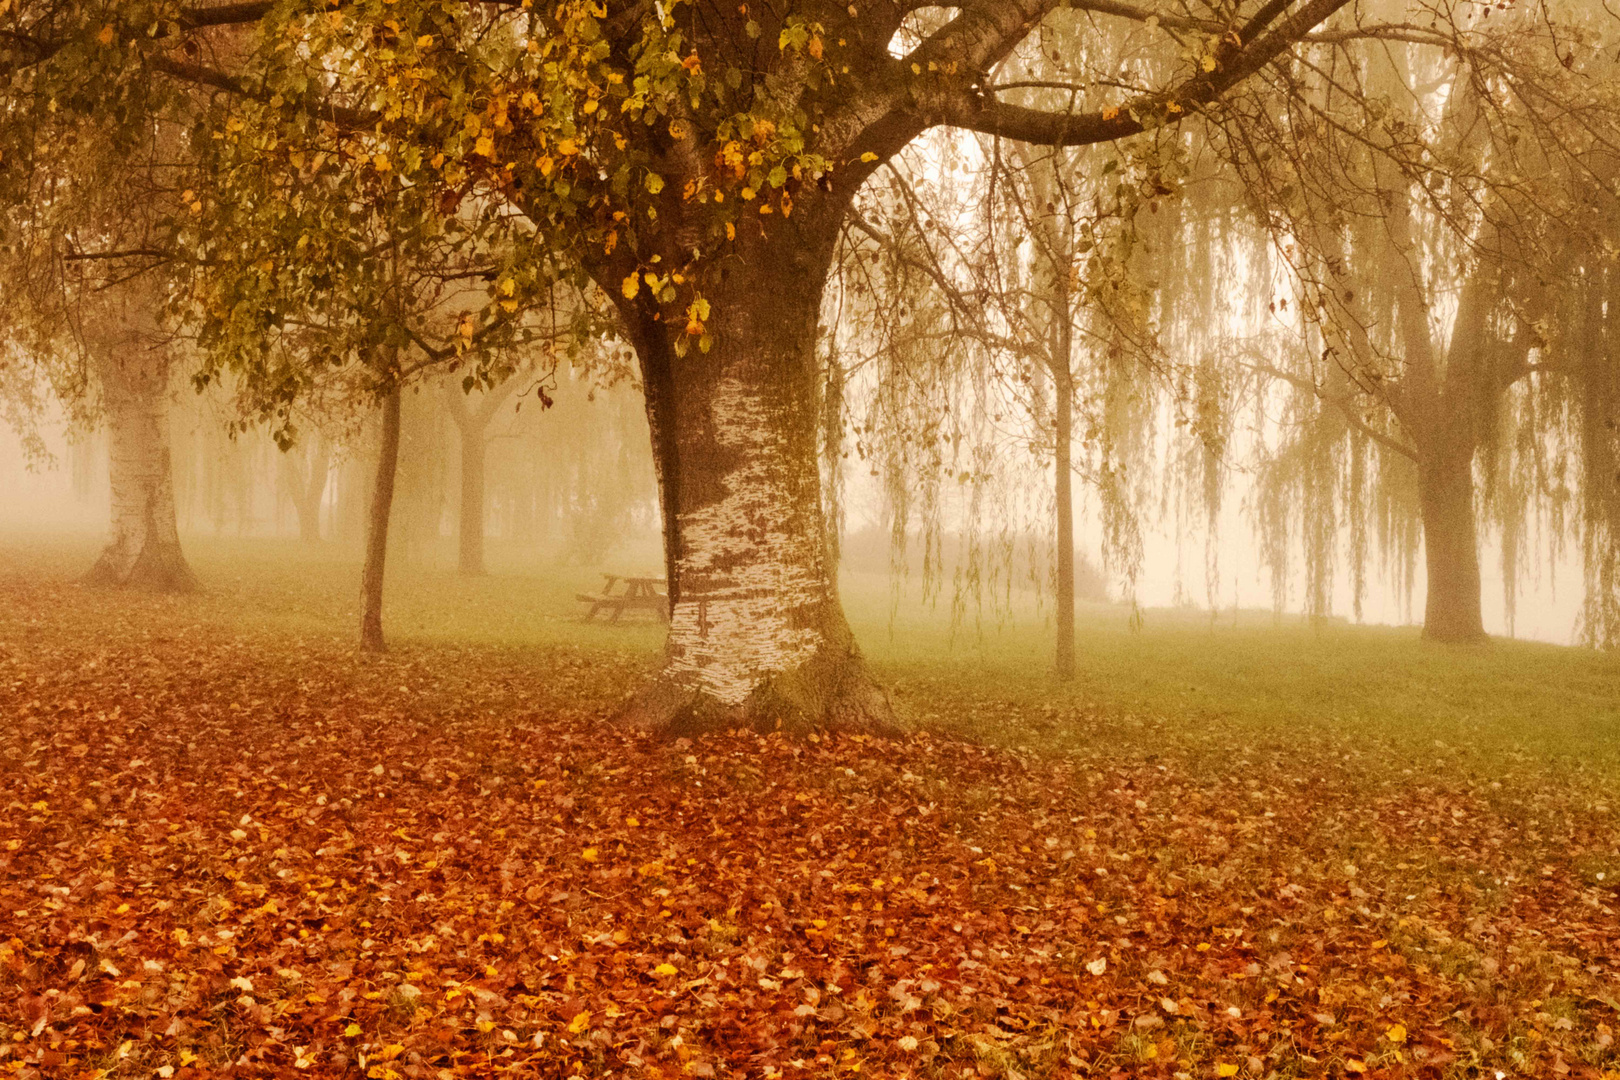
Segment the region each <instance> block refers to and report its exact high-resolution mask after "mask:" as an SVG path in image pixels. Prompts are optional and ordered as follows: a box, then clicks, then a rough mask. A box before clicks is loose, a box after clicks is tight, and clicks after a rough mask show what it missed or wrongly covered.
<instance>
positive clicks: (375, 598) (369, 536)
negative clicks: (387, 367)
mask: <svg viewBox="0 0 1620 1080" xmlns="http://www.w3.org/2000/svg"><path fill="white" fill-rule="evenodd" d="M399 409H400V398H399V387H397V386H396V387H394V389H393V390H392V391H391V392H390V393H389V395H388V396H387V397H385V398H384V399H383V404H382V438H381V440H380V445H379V447H378V450H377V475H376V478H375V479H374V480H373V481H372V485H371V513H370V516H369V517H368V518H367V520H366V563H365V567H364V569H363V570H362V571H361V573H360V648H361V649H362V650H364V651H365V652H379V653H380V652H386V651H387V648H388V646H387V643H386V642H385V641H384V640H383V628H382V602H383V568H384V563H386V562H387V559H388V517H389V514H390V513H391V512H392V511H393V507H394V477H395V475H396V474H397V473H398V471H399Z"/></svg>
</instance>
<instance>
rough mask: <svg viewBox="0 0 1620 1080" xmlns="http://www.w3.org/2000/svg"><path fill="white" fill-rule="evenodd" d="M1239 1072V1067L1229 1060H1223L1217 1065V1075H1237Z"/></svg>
mask: <svg viewBox="0 0 1620 1080" xmlns="http://www.w3.org/2000/svg"><path fill="white" fill-rule="evenodd" d="M1237 1074H1238V1067H1237V1066H1236V1065H1233V1064H1231V1063H1229V1062H1225V1061H1223V1062H1221V1063H1220V1064H1219V1065H1216V1066H1215V1075H1216V1076H1236V1075H1237Z"/></svg>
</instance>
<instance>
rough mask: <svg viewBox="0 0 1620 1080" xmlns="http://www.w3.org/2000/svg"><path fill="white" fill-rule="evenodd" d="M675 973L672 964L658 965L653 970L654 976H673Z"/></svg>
mask: <svg viewBox="0 0 1620 1080" xmlns="http://www.w3.org/2000/svg"><path fill="white" fill-rule="evenodd" d="M675 971H676V968H675V965H674V964H659V965H658V966H657V967H655V968H653V974H654V975H673V974H675Z"/></svg>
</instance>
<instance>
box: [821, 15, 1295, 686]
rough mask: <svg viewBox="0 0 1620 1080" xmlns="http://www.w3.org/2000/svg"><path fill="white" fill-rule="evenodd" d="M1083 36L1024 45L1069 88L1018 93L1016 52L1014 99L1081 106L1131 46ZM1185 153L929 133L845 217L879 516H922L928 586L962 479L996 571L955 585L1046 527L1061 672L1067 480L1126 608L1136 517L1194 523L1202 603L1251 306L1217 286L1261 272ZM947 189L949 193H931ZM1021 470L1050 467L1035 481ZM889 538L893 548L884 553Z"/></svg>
mask: <svg viewBox="0 0 1620 1080" xmlns="http://www.w3.org/2000/svg"><path fill="white" fill-rule="evenodd" d="M1076 30H1077V28H1076V27H1075V26H1072V25H1065V24H1064V23H1063V21H1062V20H1054V21H1053V22H1052V23H1051V24H1049V25H1047V26H1045V27H1043V29H1042V32H1041V34H1040V35H1038V36H1037V38H1036V39H1034V40H1033V41H1032V42H1031V43H1029V44H1028V45H1027V46H1026V48H1027V49H1028V50H1029V51H1031V52H1040V53H1044V54H1050V56H1052V57H1053V58H1055V59H1056V62H1057V63H1058V65H1059V67H1060V69H1061V70H1062V72H1063V74H1065V75H1069V76H1070V77H1072V78H1073V79H1074V82H1073V83H1072V84H1067V85H1065V84H1062V83H1057V84H1054V83H1051V82H1049V81H1045V80H1034V79H1031V80H1028V81H1024V80H1022V79H1021V78H1020V77H1021V76H1022V75H1025V74H1027V73H1028V72H1029V71H1030V70H1031V68H1032V67H1033V66H1034V64H1036V63H1038V61H1037V60H1034V59H1031V58H1026V57H1024V56H1023V55H1022V51H1021V52H1020V53H1018V54H1015V56H1014V57H1013V58H1012V59H1011V60H1010V61H1009V64H1008V68H1007V71H1006V73H1005V78H1006V79H1007V81H1008V84H1009V85H1013V86H1019V85H1024V86H1028V87H1029V88H1030V89H1031V91H1032V92H1036V93H1039V94H1043V95H1045V99H1046V104H1047V106H1048V107H1050V108H1061V107H1064V106H1065V104H1067V106H1068V107H1083V105H1084V104H1085V95H1084V94H1083V93H1082V92H1081V90H1080V89H1079V87H1080V86H1081V85H1082V84H1085V83H1087V82H1088V81H1091V82H1098V81H1100V80H1101V75H1100V71H1099V70H1093V69H1094V68H1099V67H1100V66H1105V65H1111V64H1113V63H1115V62H1116V61H1117V59H1118V57H1119V56H1121V55H1122V54H1124V55H1127V56H1130V55H1132V54H1131V49H1130V41H1131V37H1132V31H1131V30H1129V29H1126V30H1123V31H1120V32H1119V33H1118V34H1117V36H1116V37H1114V38H1110V39H1107V40H1105V41H1103V42H1101V43H1100V44H1099V43H1098V42H1097V41H1096V40H1095V38H1096V35H1095V34H1093V33H1090V30H1091V28H1089V27H1087V28H1086V30H1087V31H1088V33H1078V32H1076ZM1154 65H1155V61H1154V59H1153V58H1152V57H1151V55H1142V54H1137V55H1136V56H1135V57H1134V59H1133V61H1132V62H1131V63H1129V64H1127V69H1128V70H1129V69H1131V68H1133V67H1134V68H1136V70H1135V72H1134V74H1135V76H1136V77H1139V78H1142V79H1144V80H1151V79H1152V78H1154V77H1155V71H1154ZM1090 92H1093V93H1094V92H1095V91H1090ZM1077 101H1078V102H1079V104H1078V105H1077V104H1076V102H1077ZM1200 145H1201V141H1200V139H1199V138H1198V136H1197V135H1196V133H1194V132H1190V131H1169V130H1166V131H1161V132H1157V133H1155V135H1154V136H1151V137H1147V138H1143V139H1139V140H1136V141H1134V142H1132V143H1131V144H1129V145H1124V146H1108V147H1096V148H1078V149H1063V148H1055V149H1054V148H1040V147H1030V146H1027V145H1021V144H1018V143H1012V142H1006V141H1004V140H998V139H994V138H981V139H977V140H972V141H968V140H961V139H958V140H954V141H945V140H936V141H931V142H926V143H923V144H920V145H918V146H917V147H915V148H913V151H912V152H910V153H908V154H907V155H906V156H904V157H902V158H901V159H900V160H899V161H897V162H896V163H894V164H893V165H892V166H891V168H890V169H889V170H888V173H887V175H886V176H885V178H884V183H882V184H874V185H869V186H868V188H867V190H866V191H865V192H863V196H862V198H861V199H860V200H859V201H858V203H857V215H856V217H855V222H854V228H853V229H852V235H851V240H850V242H849V245H848V248H847V252H848V254H847V257H846V259H845V261H844V262H843V263H842V264H841V266H842V270H841V275H842V276H841V277H840V291H839V292H838V293H837V295H838V296H839V297H840V298H843V297H844V296H845V295H846V294H847V293H848V292H850V291H853V292H854V293H855V294H856V295H858V296H860V297H866V298H869V299H867V302H866V303H865V304H864V305H855V307H854V310H858V311H859V312H860V313H862V316H863V317H859V318H858V317H854V316H853V315H852V310H851V309H850V308H846V307H844V306H840V307H839V309H838V311H837V312H836V313H835V315H836V319H834V315H829V321H835V324H836V325H838V326H839V327H840V332H841V335H842V336H841V337H840V339H839V344H838V346H837V349H838V350H839V354H840V355H841V356H843V357H846V358H847V357H850V356H854V355H863V354H862V353H861V350H862V349H863V348H865V349H867V350H869V353H868V354H865V355H863V359H862V363H863V364H864V363H870V362H873V361H876V363H877V372H876V374H875V375H871V376H870V378H869V379H868V386H869V391H868V396H867V397H866V398H865V399H863V400H864V401H865V402H866V404H867V407H868V408H869V410H870V411H869V412H868V413H867V414H866V419H865V422H864V425H863V426H862V427H861V428H860V429H859V431H858V433H859V434H861V435H863V436H864V442H863V448H864V449H866V450H868V451H869V452H871V453H873V454H874V455H875V456H876V457H877V458H878V459H879V460H881V462H882V468H883V469H884V474H885V476H886V477H887V478H888V482H887V485H886V491H887V494H888V500H889V505H890V508H891V509H890V512H891V521H893V522H894V523H896V525H897V526H898V527H899V528H901V529H903V528H904V527H905V526H906V525H907V524H908V523H909V522H910V521H911V520H912V518H913V516H916V515H920V517H921V519H922V523H923V528H922V533H923V543H924V545H925V554H924V560H923V567H924V577H925V588H926V581H927V578H928V576H929V572H930V570H931V569H937V564H938V559H939V555H938V552H937V550H936V548H935V547H934V546H933V540H932V537H933V536H934V535H935V533H937V527H931V526H930V523H931V522H936V521H937V520H938V519H939V515H940V512H941V506H942V503H943V501H944V500H943V499H942V494H944V493H948V492H950V491H951V490H952V488H953V486H960V485H962V484H964V483H966V482H968V481H969V480H971V482H972V483H973V484H974V485H975V488H974V490H973V493H972V494H971V495H969V496H968V497H967V499H966V503H967V507H966V513H967V517H966V524H967V525H968V527H969V529H970V537H969V544H968V552H967V554H968V556H969V559H970V562H971V559H972V558H974V557H977V556H979V555H981V554H982V555H987V556H992V557H993V558H992V559H991V561H990V562H989V563H988V564H986V565H985V566H983V567H981V568H980V569H979V570H978V572H977V576H975V573H974V572H973V571H971V570H970V571H969V573H968V574H967V575H965V576H966V577H967V580H968V581H969V582H970V583H973V582H976V581H977V580H978V577H982V576H984V575H985V574H989V575H991V576H994V577H997V578H998V579H999V580H1001V581H1008V580H1010V575H1009V574H1008V568H1010V566H1011V562H1012V560H1011V545H1010V544H1008V543H1007V542H1006V537H1008V536H1010V535H1012V534H1016V533H1018V532H1020V531H1028V530H1031V529H1033V530H1034V531H1037V532H1048V533H1049V534H1050V535H1052V536H1053V537H1054V540H1055V543H1054V544H1052V545H1051V548H1052V549H1053V550H1054V551H1055V553H1056V557H1055V558H1054V559H1052V560H1051V565H1050V567H1049V579H1048V575H1044V574H1043V575H1040V576H1039V577H1038V578H1037V580H1036V581H1035V582H1033V583H1034V584H1036V585H1037V586H1038V587H1040V586H1046V587H1050V588H1051V589H1052V593H1053V597H1054V600H1055V605H1054V607H1055V610H1054V615H1055V621H1056V639H1057V640H1056V643H1055V664H1054V669H1055V671H1056V673H1057V675H1058V676H1059V677H1060V678H1062V677H1067V676H1069V675H1070V674H1072V672H1073V671H1074V667H1075V663H1076V658H1075V655H1074V645H1073V626H1074V614H1073V611H1074V603H1073V576H1072V565H1071V566H1065V565H1064V563H1065V561H1066V560H1065V558H1064V556H1065V553H1069V554H1070V559H1072V552H1073V549H1074V507H1073V505H1072V500H1071V489H1072V482H1073V479H1072V478H1073V477H1075V476H1078V478H1079V479H1080V480H1081V482H1082V487H1081V493H1082V495H1083V496H1084V497H1085V499H1086V501H1088V502H1094V503H1095V504H1096V506H1097V508H1098V510H1099V512H1100V518H1101V526H1102V533H1103V555H1104V559H1105V563H1106V564H1107V565H1108V567H1109V569H1110V570H1111V572H1113V573H1114V574H1115V575H1116V576H1117V577H1118V578H1119V579H1121V581H1122V583H1123V585H1124V588H1125V590H1126V592H1127V594H1130V593H1133V591H1134V581H1135V578H1136V575H1137V573H1138V572H1139V570H1140V568H1141V560H1142V550H1143V549H1142V533H1143V529H1144V525H1145V522H1147V521H1151V520H1156V519H1162V518H1164V517H1165V516H1167V515H1173V516H1175V517H1176V518H1177V530H1178V532H1180V531H1181V528H1182V526H1183V525H1185V522H1184V521H1183V520H1182V518H1184V517H1186V516H1191V515H1196V518H1197V524H1201V525H1202V526H1203V528H1204V533H1205V559H1206V567H1205V588H1206V591H1207V593H1208V595H1209V596H1210V598H1211V601H1212V602H1213V598H1214V591H1215V587H1216V574H1217V565H1218V564H1217V560H1216V550H1217V539H1218V538H1217V533H1216V529H1215V521H1216V518H1217V516H1218V514H1219V512H1220V507H1221V502H1222V498H1223V496H1224V491H1225V486H1226V474H1225V465H1224V461H1225V450H1226V443H1227V442H1228V440H1229V439H1230V436H1231V429H1232V425H1233V424H1234V422H1235V411H1234V409H1233V407H1232V404H1231V398H1232V395H1233V392H1234V386H1235V382H1236V380H1235V379H1233V378H1232V376H1231V374H1230V372H1229V371H1228V369H1227V366H1226V364H1225V357H1224V355H1223V353H1222V352H1221V350H1220V348H1219V346H1221V345H1222V344H1224V343H1225V341H1226V337H1227V334H1226V330H1225V327H1226V325H1227V324H1228V323H1229V322H1230V321H1231V320H1232V319H1234V318H1237V317H1239V315H1240V314H1241V311H1240V309H1243V308H1244V304H1243V303H1242V302H1240V301H1239V300H1237V299H1236V298H1235V297H1234V296H1233V295H1232V294H1231V292H1230V291H1229V290H1228V289H1225V288H1222V287H1220V285H1221V283H1230V282H1232V281H1234V280H1237V281H1247V282H1250V283H1251V284H1252V283H1253V282H1254V281H1256V280H1259V281H1261V282H1262V283H1263V282H1264V272H1265V265H1264V260H1263V259H1259V260H1257V259H1254V258H1253V257H1252V256H1251V254H1250V253H1251V252H1252V245H1251V247H1250V248H1249V249H1244V248H1243V246H1242V245H1241V244H1234V243H1233V242H1231V239H1230V237H1231V234H1233V233H1235V232H1237V231H1238V226H1237V224H1236V222H1237V219H1238V216H1239V215H1238V214H1237V213H1236V207H1237V200H1238V197H1239V195H1240V194H1241V192H1240V191H1239V190H1238V189H1237V188H1236V185H1235V184H1234V183H1233V182H1232V180H1231V178H1230V177H1229V176H1228V177H1225V178H1224V180H1223V178H1222V177H1221V176H1220V175H1219V174H1218V171H1217V167H1218V164H1219V163H1218V162H1211V161H1209V160H1208V155H1204V159H1202V160H1201V159H1200V158H1199V156H1198V154H1197V149H1198V147H1199V146H1200ZM940 174H944V175H946V176H947V177H950V178H951V182H950V183H946V184H941V183H938V182H937V181H936V180H935V178H936V177H938V176H939V175H940ZM958 177H960V179H958ZM1250 235H1251V236H1252V230H1250ZM874 268H878V269H876V270H874ZM852 273H853V274H854V275H855V276H856V278H857V279H858V281H857V283H856V284H855V285H853V286H851V285H850V284H849V283H848V280H847V279H848V278H849V277H850V275H851V274H852ZM840 303H841V304H842V303H843V301H842V299H841V300H840ZM867 355H869V356H870V358H871V359H870V360H869V359H867V358H866V356H867ZM869 374H870V373H869ZM846 377H847V376H846ZM1032 465H1034V466H1036V467H1037V468H1039V467H1044V468H1046V469H1050V472H1049V473H1048V474H1047V479H1046V480H1045V482H1044V483H1043V482H1042V480H1041V478H1040V476H1039V473H1038V472H1036V473H1032V472H1031V466H1032ZM1032 489H1034V490H1038V491H1040V492H1041V497H1038V498H1035V499H1031V498H1030V497H1029V493H1030V491H1031V490H1032ZM983 506H990V507H992V508H993V513H992V516H991V517H990V519H989V521H990V522H991V523H992V526H991V527H992V530H993V531H994V533H995V534H996V535H993V536H991V537H986V538H985V540H986V541H987V542H984V543H975V542H974V539H975V538H974V537H973V535H972V534H971V529H972V528H973V527H975V526H976V524H977V522H978V519H977V518H976V517H975V516H974V512H975V510H976V509H977V508H980V507H983ZM904 539H905V537H904V533H903V532H899V533H897V535H896V541H897V544H896V547H897V550H898V547H899V544H901V543H903V542H904ZM1155 569H1157V568H1155Z"/></svg>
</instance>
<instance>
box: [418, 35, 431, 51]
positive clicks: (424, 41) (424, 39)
mask: <svg viewBox="0 0 1620 1080" xmlns="http://www.w3.org/2000/svg"><path fill="white" fill-rule="evenodd" d="M416 47H417V48H418V49H431V48H433V35H432V34H423V35H422V36H421V37H419V38H417V39H416Z"/></svg>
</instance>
